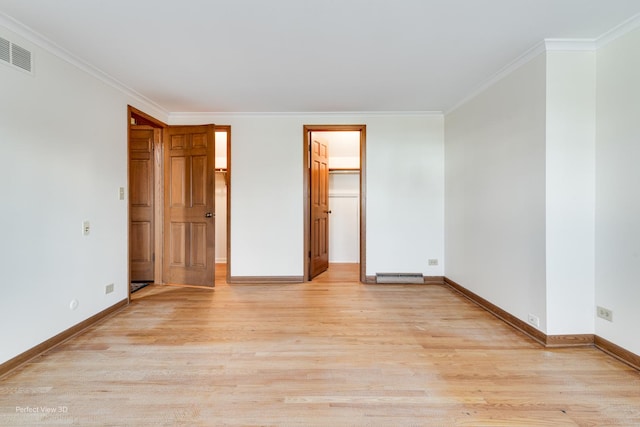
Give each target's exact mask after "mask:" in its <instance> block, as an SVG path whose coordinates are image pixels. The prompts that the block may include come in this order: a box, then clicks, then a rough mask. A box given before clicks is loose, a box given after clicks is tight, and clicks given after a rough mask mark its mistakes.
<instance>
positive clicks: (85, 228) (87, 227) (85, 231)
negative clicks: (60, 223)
mask: <svg viewBox="0 0 640 427" xmlns="http://www.w3.org/2000/svg"><path fill="white" fill-rule="evenodd" d="M90 233H91V223H90V222H89V221H83V222H82V235H83V236H88V235H89V234H90Z"/></svg>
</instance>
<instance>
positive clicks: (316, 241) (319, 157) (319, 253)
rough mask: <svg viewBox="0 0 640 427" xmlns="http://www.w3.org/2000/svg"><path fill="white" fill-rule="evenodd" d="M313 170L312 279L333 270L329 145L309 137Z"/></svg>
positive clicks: (311, 180)
mask: <svg viewBox="0 0 640 427" xmlns="http://www.w3.org/2000/svg"><path fill="white" fill-rule="evenodd" d="M309 140H310V141H311V143H310V144H311V147H310V150H311V153H310V159H311V170H310V174H309V184H310V194H309V196H310V199H311V239H310V252H311V259H310V262H309V277H310V278H311V279H312V278H314V277H315V276H317V275H318V274H320V273H322V272H323V271H326V270H327V269H328V268H329V214H330V213H331V211H329V152H328V151H329V150H328V144H327V142H326V141H321V140H319V139H317V138H314V136H313V133H311V135H309Z"/></svg>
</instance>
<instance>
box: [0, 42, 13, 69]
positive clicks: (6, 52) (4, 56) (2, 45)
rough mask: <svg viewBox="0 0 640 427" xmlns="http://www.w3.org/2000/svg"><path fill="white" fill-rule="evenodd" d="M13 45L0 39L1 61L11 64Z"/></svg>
mask: <svg viewBox="0 0 640 427" xmlns="http://www.w3.org/2000/svg"><path fill="white" fill-rule="evenodd" d="M10 45H11V43H10V42H9V40H5V39H3V38H2V37H0V61H4V62H8V63H11V50H10Z"/></svg>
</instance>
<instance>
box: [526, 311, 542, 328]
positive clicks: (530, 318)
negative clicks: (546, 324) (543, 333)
mask: <svg viewBox="0 0 640 427" xmlns="http://www.w3.org/2000/svg"><path fill="white" fill-rule="evenodd" d="M527 321H528V322H529V323H531V324H532V325H533V326H535V327H536V328H539V327H540V318H539V317H538V316H536V315H535V314H529V316H527Z"/></svg>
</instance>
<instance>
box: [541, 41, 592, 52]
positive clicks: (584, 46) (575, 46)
mask: <svg viewBox="0 0 640 427" xmlns="http://www.w3.org/2000/svg"><path fill="white" fill-rule="evenodd" d="M544 47H545V50H546V51H547V52H595V50H596V39H544Z"/></svg>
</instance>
